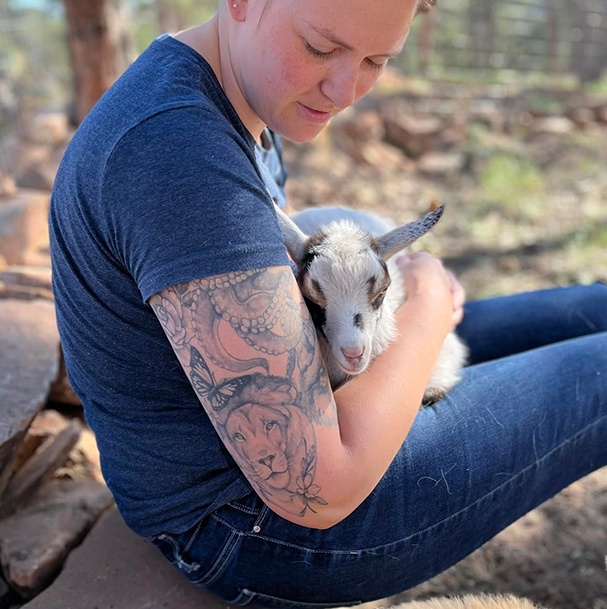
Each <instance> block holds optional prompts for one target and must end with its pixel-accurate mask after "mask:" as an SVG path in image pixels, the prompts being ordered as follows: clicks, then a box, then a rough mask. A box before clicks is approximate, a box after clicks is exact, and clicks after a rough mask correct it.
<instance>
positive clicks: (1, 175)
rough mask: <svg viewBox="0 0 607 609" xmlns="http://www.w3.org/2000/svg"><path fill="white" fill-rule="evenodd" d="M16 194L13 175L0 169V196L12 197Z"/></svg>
mask: <svg viewBox="0 0 607 609" xmlns="http://www.w3.org/2000/svg"><path fill="white" fill-rule="evenodd" d="M16 194H17V183H16V182H15V179H14V178H13V176H11V175H9V174H8V173H6V172H5V171H0V198H8V197H14V196H15V195H16Z"/></svg>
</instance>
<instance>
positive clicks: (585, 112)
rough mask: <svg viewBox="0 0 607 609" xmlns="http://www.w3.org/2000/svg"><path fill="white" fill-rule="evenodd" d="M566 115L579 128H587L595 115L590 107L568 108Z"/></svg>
mask: <svg viewBox="0 0 607 609" xmlns="http://www.w3.org/2000/svg"><path fill="white" fill-rule="evenodd" d="M566 116H567V118H568V119H569V120H571V121H572V122H573V123H574V124H575V125H576V126H577V127H579V128H580V129H585V128H587V127H588V126H589V125H590V124H591V123H593V122H594V120H595V115H594V112H593V111H592V109H591V108H570V109H569V110H568V111H567V114H566Z"/></svg>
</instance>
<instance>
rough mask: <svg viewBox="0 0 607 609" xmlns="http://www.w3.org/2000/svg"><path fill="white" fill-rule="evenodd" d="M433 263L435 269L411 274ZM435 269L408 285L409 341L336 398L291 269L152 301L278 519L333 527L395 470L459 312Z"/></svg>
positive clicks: (245, 274)
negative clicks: (440, 293) (445, 300)
mask: <svg viewBox="0 0 607 609" xmlns="http://www.w3.org/2000/svg"><path fill="white" fill-rule="evenodd" d="M428 259H430V257H428ZM430 260H433V259H430ZM424 264H425V266H426V267H428V268H430V267H432V264H433V263H432V262H428V260H425V261H423V263H419V262H418V263H417V266H418V267H420V268H417V269H416V270H415V272H413V273H412V274H411V276H415V275H416V274H417V275H419V276H420V277H421V275H422V272H421V271H422V270H423V269H422V268H421V267H423V266H424ZM438 264H440V263H438ZM414 266H415V265H414ZM435 266H436V265H435ZM428 268H426V271H428ZM441 268H442V267H441ZM430 270H431V271H432V272H431V273H430V275H431V276H432V274H434V276H435V278H434V279H433V280H432V281H426V284H428V285H424V286H417V285H414V283H415V282H413V283H412V285H411V286H408V290H409V294H410V298H409V300H408V301H407V303H405V305H403V307H401V309H400V310H399V312H398V324H399V329H400V334H401V339H400V340H397V341H395V343H394V344H393V345H391V346H390V347H389V348H388V349H387V351H386V352H384V353H383V354H382V355H381V356H379V357H378V358H377V359H376V360H375V361H374V362H373V363H372V365H371V366H370V368H369V369H368V370H367V371H366V372H365V373H364V374H363V375H361V376H360V377H357V378H355V379H353V380H352V381H350V382H349V383H347V384H346V385H345V386H343V387H342V388H340V389H339V390H338V391H337V392H336V393H335V395H333V393H332V392H331V389H330V385H329V380H328V377H327V374H326V371H325V369H324V364H323V362H322V360H321V356H320V350H319V346H318V342H317V339H316V332H315V329H314V327H313V325H312V322H311V320H310V317H309V314H308V311H307V309H306V306H305V304H304V302H303V299H302V297H301V294H300V292H299V289H298V287H297V284H296V282H295V279H294V277H293V274H292V272H291V270H290V268H289V267H271V268H266V269H259V270H252V271H241V272H236V273H229V274H226V275H220V276H216V277H211V278H205V279H197V280H194V281H190V282H186V283H183V284H179V285H176V286H173V287H171V288H167V289H165V290H162V291H161V292H159V293H158V294H156V295H154V296H153V297H152V298H151V299H150V304H151V306H152V308H153V310H154V312H155V313H156V315H157V317H158V318H159V320H160V322H161V324H162V326H163V328H164V330H165V333H166V334H167V336H168V338H169V340H170V342H171V345H172V347H173V349H174V350H175V353H176V354H177V357H178V359H179V361H180V363H181V365H182V367H183V369H184V371H185V374H186V376H187V378H188V379H189V380H190V382H191V384H192V386H193V388H194V390H195V391H196V393H197V395H198V397H199V399H200V401H201V403H202V405H203V406H204V408H205V410H206V412H207V414H208V415H209V417H210V419H211V421H212V422H213V424H214V426H215V429H216V430H217V432H218V434H219V436H220V437H221V439H222V441H223V442H224V444H225V446H226V448H227V449H228V450H229V451H230V453H231V454H232V456H233V457H234V459H235V461H236V462H237V463H238V465H239V467H240V468H241V469H242V471H243V473H244V474H245V475H246V477H247V479H248V480H249V481H250V483H251V485H252V486H253V488H255V490H256V492H257V493H258V494H259V495H260V497H261V498H262V499H263V500H264V501H265V502H266V503H267V505H268V506H269V507H270V508H271V509H272V510H274V511H275V512H276V513H277V514H279V515H280V516H282V517H284V518H286V519H287V520H290V521H292V522H295V523H297V524H301V525H303V526H309V527H312V528H327V527H329V526H332V525H333V524H336V523H337V522H339V521H340V520H342V519H343V518H345V517H346V516H347V515H348V514H350V513H351V512H352V511H353V510H354V509H355V508H356V507H357V506H358V505H359V504H360V503H361V502H362V501H363V500H364V499H365V498H366V497H367V496H368V494H369V493H370V492H371V491H372V490H373V488H374V487H375V485H376V484H377V483H378V482H379V480H380V478H381V477H382V475H383V474H384V472H385V471H386V469H387V468H388V466H389V465H390V462H391V461H392V459H393V458H394V455H395V453H396V451H397V450H398V448H399V447H400V445H401V443H402V442H403V440H404V438H405V436H406V434H407V432H408V430H409V428H410V426H411V423H412V422H413V419H414V417H415V414H416V412H417V410H418V407H419V404H420V402H421V397H422V394H423V391H424V388H425V385H426V382H427V380H428V378H429V376H430V373H431V370H432V368H433V365H434V362H435V361H436V358H437V356H438V352H439V350H440V347H441V345H442V342H443V340H444V337H445V335H446V334H447V332H448V331H449V329H450V321H449V320H450V312H451V311H450V307H447V306H445V305H444V304H443V305H441V304H440V303H437V301H438V300H439V299H437V298H435V297H430V292H432V291H434V292H435V291H436V290H437V289H439V290H440V289H443V290H444V291H445V293H447V294H448V292H449V288H448V282H447V280H446V278H442V279H441V277H440V273H441V271H440V269H438V267H437V268H434V269H432V268H430ZM442 272H443V274H444V271H442ZM409 281H410V283H411V282H412V281H413V280H411V279H410V280H409ZM441 281H442V282H443V283H444V286H442V284H441ZM445 286H446V287H445ZM418 288H419V289H418Z"/></svg>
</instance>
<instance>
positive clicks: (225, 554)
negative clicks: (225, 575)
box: [194, 530, 240, 586]
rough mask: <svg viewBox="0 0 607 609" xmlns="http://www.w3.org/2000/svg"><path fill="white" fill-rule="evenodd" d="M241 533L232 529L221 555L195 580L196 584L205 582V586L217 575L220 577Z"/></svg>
mask: <svg viewBox="0 0 607 609" xmlns="http://www.w3.org/2000/svg"><path fill="white" fill-rule="evenodd" d="M239 537H240V534H239V533H238V532H237V531H234V530H232V532H231V533H230V537H229V538H228V540H227V541H226V543H225V544H224V546H223V548H222V549H221V552H220V553H219V556H218V557H217V558H216V559H215V561H214V562H213V564H212V565H211V567H210V568H209V570H208V571H207V572H206V573H205V574H204V576H203V577H201V578H200V579H197V580H195V581H194V584H196V585H199V584H203V585H205V586H209V585H211V584H212V583H213V582H214V581H215V580H216V579H217V577H219V576H220V575H221V573H222V570H223V567H224V566H225V565H226V563H227V562H228V560H229V558H230V556H231V554H232V552H233V551H234V548H235V547H236V542H237V541H238V539H239Z"/></svg>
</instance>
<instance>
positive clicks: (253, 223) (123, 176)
mask: <svg viewBox="0 0 607 609" xmlns="http://www.w3.org/2000/svg"><path fill="white" fill-rule="evenodd" d="M251 148H252V147H250V146H249V144H248V143H247V142H246V140H244V139H243V138H242V137H241V136H240V135H239V134H238V133H237V132H236V131H235V130H234V128H233V127H232V126H231V125H230V124H229V123H228V122H227V121H226V120H225V119H223V118H222V117H221V116H215V115H213V114H211V113H210V112H208V111H205V110H204V109H201V108H194V107H192V108H181V109H178V110H171V111H165V112H162V113H160V114H157V115H155V116H154V117H151V118H149V119H147V120H146V121H144V122H143V123H141V124H139V125H138V126H137V127H135V128H133V129H131V130H130V131H129V132H128V133H127V134H126V135H125V136H123V138H122V139H121V141H120V142H119V144H118V145H117V146H116V148H115V149H114V151H113V152H112V155H111V157H110V159H109V161H108V163H107V165H106V170H105V174H104V183H103V197H102V215H103V221H102V222H101V226H102V231H103V232H105V238H106V240H107V243H108V244H109V248H110V251H112V253H113V255H114V256H115V257H116V258H117V259H118V261H119V263H120V264H122V265H123V266H124V268H125V269H126V271H127V272H128V273H130V274H131V275H132V276H133V278H134V279H135V281H136V283H137V285H138V287H139V290H140V292H141V295H142V297H143V299H144V300H147V299H148V298H149V297H150V296H152V295H153V294H155V293H157V292H159V291H160V290H162V289H164V288H166V287H169V286H171V285H175V284H177V283H181V282H184V281H189V280H191V279H196V278H199V277H207V276H212V275H217V274H222V273H228V272H231V271H236V270H246V269H252V268H264V267H267V266H276V265H288V264H289V259H288V257H287V254H286V250H285V247H284V244H283V240H282V236H281V233H280V229H279V228H278V224H277V221H276V218H275V212H274V209H273V204H272V200H271V197H270V196H269V195H268V193H267V190H266V187H265V186H264V183H263V181H262V179H261V177H260V175H259V174H258V172H257V169H256V166H255V161H254V151H253V150H252V149H251Z"/></svg>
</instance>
